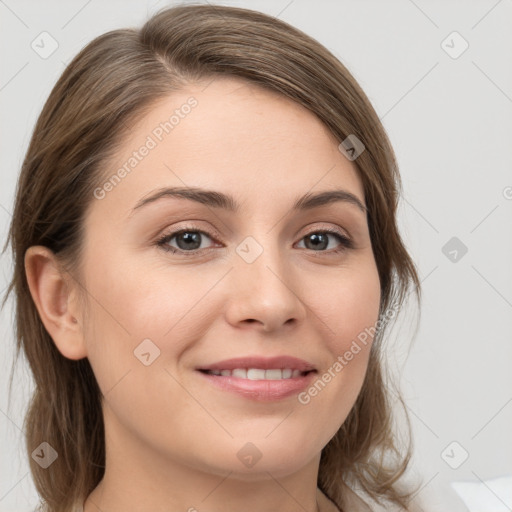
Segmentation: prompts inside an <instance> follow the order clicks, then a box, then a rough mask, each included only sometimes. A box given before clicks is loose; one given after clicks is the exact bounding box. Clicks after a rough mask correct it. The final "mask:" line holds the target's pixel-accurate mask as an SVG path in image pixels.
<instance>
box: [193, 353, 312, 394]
mask: <svg viewBox="0 0 512 512" xmlns="http://www.w3.org/2000/svg"><path fill="white" fill-rule="evenodd" d="M196 371H197V372H198V374H200V375H202V376H203V378H204V379H205V382H207V383H209V384H210V385H213V387H214V388H216V389H218V390H220V391H223V392H226V391H227V392H229V393H230V394H235V395H237V396H239V397H243V398H245V399H250V400H255V401H259V402H269V401H276V400H282V399H285V398H287V397H290V396H292V395H296V394H297V393H299V392H300V391H302V390H303V389H305V388H306V387H307V386H308V385H310V384H311V382H312V380H313V378H314V375H316V374H317V373H318V371H317V369H316V368H315V367H314V366H313V365H312V364H310V363H308V362H307V361H305V360H303V359H298V358H296V357H291V356H277V357H273V358H264V357H259V356H254V357H253V356H249V357H239V358H235V359H229V360H225V361H219V362H217V363H213V364H209V365H207V366H206V365H205V366H203V367H198V368H196Z"/></svg>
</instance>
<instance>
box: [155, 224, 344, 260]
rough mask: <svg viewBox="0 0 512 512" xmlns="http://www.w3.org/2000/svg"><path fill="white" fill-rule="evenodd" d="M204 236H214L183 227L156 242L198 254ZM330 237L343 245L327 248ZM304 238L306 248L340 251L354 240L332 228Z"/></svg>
mask: <svg viewBox="0 0 512 512" xmlns="http://www.w3.org/2000/svg"><path fill="white" fill-rule="evenodd" d="M203 237H206V238H208V239H210V240H213V237H211V236H210V235H209V234H208V233H205V232H204V231H201V230H198V229H181V230H179V231H175V232H173V233H170V234H168V235H164V236H163V237H162V238H160V239H159V240H158V241H157V242H156V243H157V245H158V246H159V247H162V249H164V250H166V251H169V252H171V253H181V254H184V255H185V254H186V253H188V254H186V255H187V256H189V255H190V256H192V255H194V254H196V252H197V251H200V250H201V249H205V248H204V247H201V245H202V244H201V242H202V238H203ZM330 238H331V239H332V238H334V239H337V240H338V245H341V247H338V248H334V249H333V248H331V250H325V249H328V246H329V239H330ZM174 239H176V245H177V247H174V246H173V245H170V243H171V242H172V241H173V240H174ZM303 240H305V241H307V242H306V243H305V248H306V249H309V250H312V251H314V252H327V253H338V252H341V251H343V250H345V249H349V248H351V247H352V241H351V240H350V239H349V238H347V237H346V236H344V235H342V234H341V233H338V232H337V231H331V230H319V231H313V232H311V233H309V234H307V235H305V236H304V237H302V239H301V242H302V241H303ZM206 249H209V248H206Z"/></svg>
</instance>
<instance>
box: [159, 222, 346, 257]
mask: <svg viewBox="0 0 512 512" xmlns="http://www.w3.org/2000/svg"><path fill="white" fill-rule="evenodd" d="M188 232H192V233H200V234H201V235H206V236H207V237H208V238H210V239H212V240H214V237H213V236H211V235H210V234H209V233H207V232H205V231H203V230H201V229H198V228H196V227H194V226H187V227H185V228H182V229H179V230H177V231H173V232H171V233H167V234H165V235H163V236H162V237H160V238H159V239H158V240H157V241H156V242H155V244H156V245H157V246H158V247H160V248H161V249H163V250H164V251H166V252H170V253H172V254H180V255H182V256H185V257H193V256H197V255H198V254H199V253H200V252H204V251H206V252H209V251H210V250H213V249H214V248H213V247H212V248H209V249H194V250H192V251H183V250H182V249H176V248H175V247H170V246H169V245H167V243H168V242H169V241H171V240H172V239H173V238H174V237H176V236H178V235H180V234H182V233H188ZM313 234H328V235H333V236H335V237H337V238H338V240H339V242H340V244H341V248H339V249H331V250H330V251H314V250H312V249H309V250H310V251H311V252H314V253H315V252H318V253H326V254H328V255H337V254H339V253H341V252H344V251H346V250H348V249H353V247H354V244H353V242H352V240H350V239H349V238H347V237H346V236H345V235H343V234H342V233H340V232H339V231H337V230H334V229H317V230H315V231H311V232H310V233H307V234H306V235H304V236H303V237H302V238H301V240H303V239H304V238H306V237H308V236H310V235H313ZM306 250H308V249H306Z"/></svg>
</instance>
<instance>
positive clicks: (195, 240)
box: [177, 231, 201, 249]
mask: <svg viewBox="0 0 512 512" xmlns="http://www.w3.org/2000/svg"><path fill="white" fill-rule="evenodd" d="M200 237H201V234H200V233H194V232H190V231H187V232H185V233H182V234H181V235H179V236H178V237H177V243H178V246H180V245H184V246H183V247H180V249H198V248H199V246H200V245H201V240H200ZM180 240H184V241H185V244H180ZM191 243H192V245H193V247H191V246H190V244H191ZM195 245H197V247H196V246H195Z"/></svg>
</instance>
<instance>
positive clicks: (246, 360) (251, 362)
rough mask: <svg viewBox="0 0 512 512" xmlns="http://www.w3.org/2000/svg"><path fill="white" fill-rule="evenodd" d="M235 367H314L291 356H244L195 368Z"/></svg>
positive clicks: (232, 368) (230, 368)
mask: <svg viewBox="0 0 512 512" xmlns="http://www.w3.org/2000/svg"><path fill="white" fill-rule="evenodd" d="M236 368H259V369H262V370H272V369H284V368H290V369H292V370H300V371H302V372H307V371H311V370H315V367H314V366H313V365H312V364H311V363H308V362H307V361H305V360H304V359H299V358H297V357H292V356H277V357H258V356H246V357H236V358H234V359H226V360H224V361H219V362H217V363H212V364H208V365H205V366H200V367H198V368H196V369H197V370H234V369H236Z"/></svg>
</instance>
